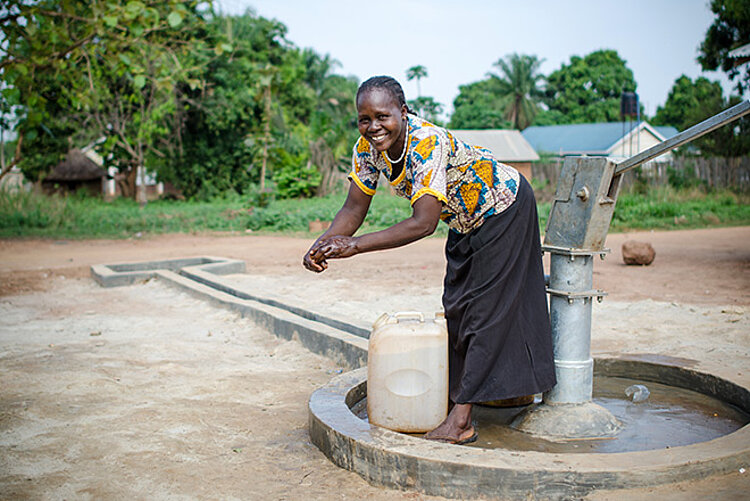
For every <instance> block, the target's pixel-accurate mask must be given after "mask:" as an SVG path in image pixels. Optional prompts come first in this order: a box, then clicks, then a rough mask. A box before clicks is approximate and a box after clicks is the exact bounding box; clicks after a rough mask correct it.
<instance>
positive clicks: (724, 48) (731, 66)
mask: <svg viewBox="0 0 750 501" xmlns="http://www.w3.org/2000/svg"><path fill="white" fill-rule="evenodd" d="M711 11H712V12H713V13H714V14H715V15H716V18H715V19H714V22H713V24H711V26H710V27H709V28H708V31H707V32H706V37H705V38H704V40H703V42H702V43H701V46H700V49H699V56H698V62H699V63H700V64H701V66H702V67H703V69H704V70H716V69H717V68H721V69H722V71H724V72H726V73H727V75H728V76H729V78H730V79H731V80H735V79H737V83H736V88H737V91H738V92H739V93H740V94H743V93H744V92H745V91H747V90H748V88H750V65H748V64H745V65H744V68H745V70H744V73H743V74H741V73H740V69H741V66H740V65H738V64H736V63H737V60H736V59H733V58H731V57H729V52H730V51H731V50H732V49H736V48H738V47H741V46H743V45H745V44H748V43H750V2H748V1H747V0H711Z"/></svg>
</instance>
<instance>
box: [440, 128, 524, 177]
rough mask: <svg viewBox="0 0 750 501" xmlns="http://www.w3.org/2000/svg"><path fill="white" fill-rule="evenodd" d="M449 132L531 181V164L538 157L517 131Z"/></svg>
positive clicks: (473, 130)
mask: <svg viewBox="0 0 750 501" xmlns="http://www.w3.org/2000/svg"><path fill="white" fill-rule="evenodd" d="M451 132H452V133H453V134H454V135H455V136H456V137H457V138H458V139H460V140H461V141H463V142H465V143H467V144H470V145H472V146H481V147H483V148H487V149H488V150H490V151H491V152H492V155H493V156H494V157H495V158H497V159H498V160H500V161H501V162H503V163H505V164H508V165H512V166H513V167H515V168H516V169H517V170H518V172H520V173H521V174H523V175H524V176H526V178H527V179H531V162H534V161H536V160H539V155H537V153H536V151H534V148H532V147H531V145H530V144H529V142H528V141H527V140H526V139H525V138H524V137H523V135H522V134H521V133H520V132H519V131H517V130H505V129H485V130H478V129H459V130H451Z"/></svg>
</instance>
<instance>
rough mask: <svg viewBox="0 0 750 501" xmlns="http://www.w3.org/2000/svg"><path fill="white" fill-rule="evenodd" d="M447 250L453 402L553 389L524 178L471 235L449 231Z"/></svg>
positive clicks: (534, 225) (534, 229)
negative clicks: (515, 191) (505, 205)
mask: <svg viewBox="0 0 750 501" xmlns="http://www.w3.org/2000/svg"><path fill="white" fill-rule="evenodd" d="M445 254H446V257H447V261H448V266H447V272H446V275H445V284H444V289H443V307H444V308H445V316H446V320H447V321H448V334H449V339H450V347H449V362H448V365H449V374H450V377H449V378H450V398H451V400H452V401H453V402H456V403H462V404H463V403H477V402H487V401H491V400H501V399H506V398H514V397H520V396H524V395H531V394H534V393H540V392H543V391H546V390H548V389H550V388H552V387H553V386H554V385H555V366H554V358H553V353H552V335H551V331H550V322H549V313H548V310H547V300H546V293H545V291H544V269H543V267H542V253H541V248H540V243H539V223H538V220H537V212H536V201H535V200H534V192H533V191H532V189H531V186H529V184H528V182H526V180H525V179H524V178H523V176H521V182H520V184H519V188H518V195H517V197H516V201H515V202H514V203H513V204H512V205H511V206H510V207H508V208H507V209H506V210H505V211H503V212H502V213H500V214H496V215H494V216H490V217H489V218H487V220H486V221H485V222H484V223H483V224H482V225H481V226H480V227H479V228H477V229H475V230H473V231H471V232H470V233H468V234H460V233H458V232H455V231H451V232H450V234H449V236H448V240H447V242H446V245H445Z"/></svg>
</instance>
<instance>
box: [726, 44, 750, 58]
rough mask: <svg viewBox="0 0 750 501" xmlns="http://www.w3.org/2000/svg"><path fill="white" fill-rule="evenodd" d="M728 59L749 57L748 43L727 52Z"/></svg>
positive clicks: (749, 45) (749, 48)
mask: <svg viewBox="0 0 750 501" xmlns="http://www.w3.org/2000/svg"><path fill="white" fill-rule="evenodd" d="M729 57H732V58H734V57H750V43H749V44H747V45H743V46H742V47H737V48H736V49H734V50H730V51H729Z"/></svg>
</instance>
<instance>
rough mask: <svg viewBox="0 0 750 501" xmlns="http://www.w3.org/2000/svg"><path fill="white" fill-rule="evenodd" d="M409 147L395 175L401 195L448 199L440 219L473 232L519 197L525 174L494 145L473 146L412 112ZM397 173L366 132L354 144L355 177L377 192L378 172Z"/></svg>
mask: <svg viewBox="0 0 750 501" xmlns="http://www.w3.org/2000/svg"><path fill="white" fill-rule="evenodd" d="M408 124H409V126H408V130H407V133H408V141H409V146H408V148H409V150H408V153H407V156H406V160H405V161H404V162H405V163H404V168H403V169H402V170H401V174H400V175H399V176H398V178H396V179H394V180H392V181H390V183H391V186H392V187H393V190H394V191H395V192H396V194H397V195H400V196H402V197H404V198H407V199H409V200H410V201H411V204H412V205H414V202H416V201H417V200H419V199H420V198H421V197H422V196H424V195H428V194H429V195H432V196H434V197H436V198H437V199H438V200H440V201H441V202H442V205H443V209H442V213H441V215H440V219H442V220H443V221H445V222H446V223H447V224H448V226H450V228H451V229H452V230H455V231H457V232H459V233H468V232H470V231H471V230H473V229H474V228H477V227H479V226H480V225H481V224H482V223H483V222H484V220H485V218H487V217H489V216H491V215H493V214H499V213H500V212H503V211H504V210H505V209H507V208H508V207H510V205H511V204H512V203H513V202H514V201H515V199H516V193H517V191H518V182H519V174H518V171H517V170H516V169H514V168H513V167H511V166H509V165H505V164H503V163H500V162H498V161H497V160H496V159H495V158H493V156H492V153H490V151H489V150H487V149H484V148H480V147H478V146H470V145H468V144H466V143H464V142H463V141H461V140H459V139H456V138H455V137H454V136H453V134H451V133H450V132H449V131H447V130H446V129H443V128H442V127H437V126H435V125H433V124H431V123H429V122H427V121H425V120H422V119H421V118H419V117H417V116H415V115H408ZM381 172H382V173H383V175H384V176H385V178H386V179H389V180H390V179H391V164H390V162H389V161H388V160H386V159H385V157H384V155H382V154H381V153H379V152H378V151H377V150H375V148H373V147H372V145H370V143H369V142H368V141H367V140H366V139H365V138H364V137H360V138H359V140H358V141H357V143H356V144H355V145H354V153H353V155H352V172H351V173H350V174H349V179H351V180H352V181H354V182H355V183H356V184H357V186H359V188H360V189H361V190H362V191H363V192H365V193H366V194H368V195H371V196H372V195H374V194H375V190H376V188H377V185H378V177H379V176H380V173H381Z"/></svg>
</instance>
